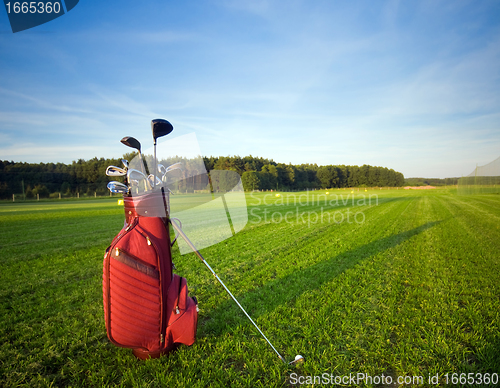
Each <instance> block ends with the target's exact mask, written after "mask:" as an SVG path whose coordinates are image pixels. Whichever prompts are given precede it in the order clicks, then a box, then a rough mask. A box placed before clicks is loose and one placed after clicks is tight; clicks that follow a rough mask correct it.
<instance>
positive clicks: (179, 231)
mask: <svg viewBox="0 0 500 388" xmlns="http://www.w3.org/2000/svg"><path fill="white" fill-rule="evenodd" d="M177 222H180V220H178V219H177V218H171V219H170V223H171V225H172V226H173V228H174V229H175V231H176V232H177V235H178V236H179V235H180V236H181V237H182V238H183V239H184V241H186V243H187V244H188V245H189V247H190V248H191V249H192V250H193V252H194V253H195V254H196V256H198V258H199V259H200V260H201V261H202V262H203V263H204V264H205V266H206V267H207V268H208V269H209V271H210V272H211V273H212V275H213V276H214V277H215V278H216V279H217V280H218V281H219V283H220V284H221V285H222V287H224V289H225V290H226V292H227V293H228V294H229V296H230V297H231V298H232V299H233V300H234V301H235V302H236V304H237V305H238V307H239V308H240V309H241V311H243V312H244V313H245V315H246V316H247V318H248V319H249V320H250V322H252V324H253V325H254V326H255V328H256V329H257V330H258V332H259V333H260V334H261V335H262V337H264V339H265V340H266V342H267V343H268V344H269V346H271V348H272V349H273V350H274V352H275V353H276V354H277V355H278V357H279V358H280V360H281V361H283V362H284V363H285V364H288V365H291V364H295V363H297V362H303V361H304V360H305V359H304V357H302V356H301V355H300V354H298V355H296V356H295V359H294V360H293V361H292V362H289V363H287V362H286V360H285V359H284V358H283V357H282V356H281V354H279V352H278V351H277V350H276V348H275V347H274V346H273V344H272V343H271V342H270V341H269V340H268V339H267V337H266V336H265V335H264V333H263V332H262V330H260V329H259V327H258V326H257V324H256V323H255V322H254V321H253V319H252V318H251V317H250V315H248V313H247V312H246V311H245V309H244V308H243V306H241V304H240V303H239V302H238V300H237V299H236V298H235V297H234V295H233V294H232V293H231V291H229V289H228V288H227V287H226V285H225V284H224V283H223V282H222V280H220V278H219V277H218V276H217V274H216V273H215V272H214V270H213V269H212V267H210V265H209V264H208V263H207V261H206V260H205V258H204V257H203V256H202V255H201V253H200V252H199V251H198V249H196V247H195V246H194V244H193V243H192V242H191V240H189V238H188V237H187V236H186V235H185V234H184V232H183V231H182V229H181V227H180V226H179V225H177Z"/></svg>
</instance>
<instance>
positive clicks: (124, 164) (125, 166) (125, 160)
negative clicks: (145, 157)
mask: <svg viewBox="0 0 500 388" xmlns="http://www.w3.org/2000/svg"><path fill="white" fill-rule="evenodd" d="M122 164H123V168H125V170H128V165H129V163H128V160H127V159H122Z"/></svg>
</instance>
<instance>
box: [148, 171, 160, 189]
mask: <svg viewBox="0 0 500 388" xmlns="http://www.w3.org/2000/svg"><path fill="white" fill-rule="evenodd" d="M148 181H149V185H150V186H153V187H155V186H156V185H161V180H160V178H158V177H157V176H156V175H153V174H149V175H148Z"/></svg>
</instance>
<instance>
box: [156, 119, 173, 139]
mask: <svg viewBox="0 0 500 388" xmlns="http://www.w3.org/2000/svg"><path fill="white" fill-rule="evenodd" d="M151 130H152V131H153V139H154V144H156V139H158V138H159V137H162V136H165V135H168V134H169V133H170V132H172V131H173V130H174V127H173V126H172V124H170V123H169V122H168V121H167V120H164V119H155V120H151Z"/></svg>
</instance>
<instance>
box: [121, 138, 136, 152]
mask: <svg viewBox="0 0 500 388" xmlns="http://www.w3.org/2000/svg"><path fill="white" fill-rule="evenodd" d="M120 141H121V142H122V143H123V144H125V145H126V146H128V147H131V148H135V149H136V150H137V151H139V152H141V143H140V142H139V140H137V139H136V138H135V137H132V136H125V137H124V138H123V139H121V140H120Z"/></svg>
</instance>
